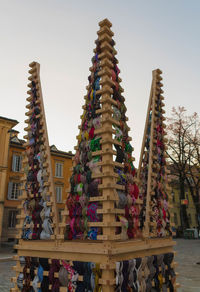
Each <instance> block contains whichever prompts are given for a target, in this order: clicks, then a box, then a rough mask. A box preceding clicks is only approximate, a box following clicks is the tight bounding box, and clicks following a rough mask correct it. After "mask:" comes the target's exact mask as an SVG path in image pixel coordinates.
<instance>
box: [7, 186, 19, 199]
mask: <svg viewBox="0 0 200 292" xmlns="http://www.w3.org/2000/svg"><path fill="white" fill-rule="evenodd" d="M20 193H21V190H20V183H18V182H9V183H8V200H18V196H19V195H20Z"/></svg>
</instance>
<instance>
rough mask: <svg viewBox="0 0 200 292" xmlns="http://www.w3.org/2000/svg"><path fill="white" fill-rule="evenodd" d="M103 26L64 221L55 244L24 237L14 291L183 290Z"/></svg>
mask: <svg viewBox="0 0 200 292" xmlns="http://www.w3.org/2000/svg"><path fill="white" fill-rule="evenodd" d="M99 25H100V29H99V31H98V33H97V34H98V39H97V40H96V48H95V50H94V57H93V58H92V67H91V68H90V71H91V75H90V76H89V77H88V80H89V85H88V86H87V87H86V89H87V95H86V96H85V105H84V106H83V110H84V111H83V115H82V116H81V125H80V126H79V130H80V132H79V135H78V136H77V140H78V143H77V146H76V147H75V150H76V154H75V157H74V161H73V168H72V176H71V178H70V189H69V190H68V196H67V200H66V208H65V210H64V211H63V212H62V222H60V223H59V224H57V225H56V228H54V235H55V237H54V240H46V241H45V240H39V239H38V240H35V241H24V240H22V239H20V241H19V244H18V245H17V248H18V256H19V257H18V264H17V268H16V269H17V271H18V275H17V278H15V282H17V284H16V285H15V288H13V290H12V291H19V289H21V290H22V289H24V290H22V291H29V290H27V289H30V287H31V286H32V287H36V288H34V289H37V288H38V289H40V290H38V291H70V292H71V291H101V290H102V291H103V292H111V291H119V292H120V291H128V290H130V291H141V292H144V291H151V288H152V287H155V288H156V289H157V290H156V291H162V290H161V289H162V288H163V289H164V287H165V288H166V289H165V291H176V286H177V285H176V283H175V281H176V277H175V272H174V269H173V267H174V263H173V256H174V254H173V245H174V242H173V241H172V239H171V237H170V234H165V236H164V237H162V238H160V237H158V236H155V237H154V238H152V236H151V233H150V232H148V228H147V227H146V226H149V223H146V221H147V219H148V216H151V210H149V209H150V207H148V208H147V206H148V204H149V206H150V203H149V201H150V199H148V197H149V195H148V196H147V195H146V194H141V193H140V192H139V189H138V186H137V180H136V178H135V168H134V165H133V161H134V158H133V156H132V151H133V147H132V146H131V144H130V141H131V138H130V137H129V135H128V132H129V130H130V128H129V127H128V125H127V121H128V118H127V117H126V106H125V104H124V101H125V99H124V97H123V95H122V93H123V89H122V87H121V85H120V82H121V78H120V77H119V73H120V70H119V68H118V66H117V64H118V60H117V59H116V54H117V52H116V50H115V48H114V45H115V42H114V40H113V39H112V37H113V32H112V31H111V29H110V28H111V26H112V24H111V23H110V21H109V20H107V19H105V20H103V21H101V22H100V23H99ZM155 90H157V89H156V84H155V80H154V84H153V85H152V92H154V91H155ZM158 110H159V109H158ZM140 173H141V171H140ZM139 178H140V176H139ZM147 199H148V200H147ZM144 210H145V212H144ZM143 214H145V215H144V216H143ZM56 222H57V221H56ZM150 226H151V224H150ZM153 226H154V225H153ZM57 228H58V232H57V231H56V232H55V230H57ZM152 232H153V230H152ZM155 235H156V234H155ZM19 272H20V273H21V275H20V274H19ZM21 287H22V288H21ZM27 287H28V288H27ZM35 291H37V290H35Z"/></svg>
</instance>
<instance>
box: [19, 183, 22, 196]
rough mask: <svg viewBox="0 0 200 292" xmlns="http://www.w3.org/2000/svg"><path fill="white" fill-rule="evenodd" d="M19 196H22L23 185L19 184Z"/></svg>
mask: <svg viewBox="0 0 200 292" xmlns="http://www.w3.org/2000/svg"><path fill="white" fill-rule="evenodd" d="M19 195H20V196H21V195H22V184H19Z"/></svg>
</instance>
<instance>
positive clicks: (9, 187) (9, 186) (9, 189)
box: [8, 181, 13, 200]
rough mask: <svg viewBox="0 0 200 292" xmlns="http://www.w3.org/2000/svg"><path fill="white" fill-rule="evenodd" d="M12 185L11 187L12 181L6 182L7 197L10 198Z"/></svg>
mask: <svg viewBox="0 0 200 292" xmlns="http://www.w3.org/2000/svg"><path fill="white" fill-rule="evenodd" d="M12 187H13V182H11V181H10V182H9V183H8V199H9V200H10V199H11V195H12Z"/></svg>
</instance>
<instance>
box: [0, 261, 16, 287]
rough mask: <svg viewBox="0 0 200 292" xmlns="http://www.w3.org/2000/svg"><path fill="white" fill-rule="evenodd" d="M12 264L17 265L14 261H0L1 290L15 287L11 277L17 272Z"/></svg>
mask: <svg viewBox="0 0 200 292" xmlns="http://www.w3.org/2000/svg"><path fill="white" fill-rule="evenodd" d="M12 266H15V262H14V261H9V262H0V291H1V292H9V291H10V288H12V287H13V283H11V282H10V278H11V277H13V276H15V272H14V271H13V270H12Z"/></svg>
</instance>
